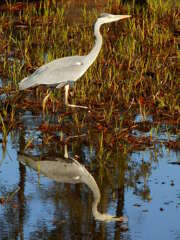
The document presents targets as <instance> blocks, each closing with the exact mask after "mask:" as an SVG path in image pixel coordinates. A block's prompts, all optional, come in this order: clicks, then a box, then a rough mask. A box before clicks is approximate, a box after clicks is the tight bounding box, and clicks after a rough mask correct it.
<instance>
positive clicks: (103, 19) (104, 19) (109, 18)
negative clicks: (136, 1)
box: [98, 13, 131, 24]
mask: <svg viewBox="0 0 180 240" xmlns="http://www.w3.org/2000/svg"><path fill="white" fill-rule="evenodd" d="M130 17H131V15H114V14H109V13H102V14H101V15H100V16H99V18H98V21H99V22H100V23H101V24H104V23H111V22H116V21H119V20H121V19H124V18H130Z"/></svg>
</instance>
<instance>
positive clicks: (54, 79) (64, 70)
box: [19, 56, 86, 90]
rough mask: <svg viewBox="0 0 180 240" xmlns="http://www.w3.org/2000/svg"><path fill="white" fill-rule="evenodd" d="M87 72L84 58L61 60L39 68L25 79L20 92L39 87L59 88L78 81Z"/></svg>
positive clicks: (75, 57) (73, 57) (74, 57)
mask: <svg viewBox="0 0 180 240" xmlns="http://www.w3.org/2000/svg"><path fill="white" fill-rule="evenodd" d="M85 71H86V66H85V57H84V56H72V57H64V58H59V59H56V60H54V61H52V62H49V63H47V64H45V65H43V66H41V67H39V68H38V69H37V70H36V71H35V72H34V73H33V74H32V75H30V76H29V77H26V78H24V79H23V80H22V81H21V82H20V83H19V87H20V90H23V89H26V88H30V87H35V86H38V85H57V86H56V87H57V88H59V87H62V86H64V85H66V84H68V82H71V81H76V80H77V79H78V78H80V77H81V76H82V75H83V74H84V72H85ZM58 85H60V86H59V87H58ZM61 85H62V86H61Z"/></svg>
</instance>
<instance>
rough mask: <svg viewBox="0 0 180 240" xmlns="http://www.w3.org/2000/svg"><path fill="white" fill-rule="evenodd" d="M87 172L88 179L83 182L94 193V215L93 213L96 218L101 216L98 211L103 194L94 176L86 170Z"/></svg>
mask: <svg viewBox="0 0 180 240" xmlns="http://www.w3.org/2000/svg"><path fill="white" fill-rule="evenodd" d="M85 171H86V177H85V179H84V180H83V182H84V183H85V184H86V185H87V186H88V187H89V188H90V189H91V191H92V193H93V204H92V213H93V216H94V217H95V218H96V217H97V216H99V215H100V214H101V213H100V212H99V211H98V209H97V207H98V204H99V202H100V198H101V194H100V191H99V188H98V185H97V183H96V181H95V180H94V178H93V176H92V175H91V174H90V173H89V172H88V171H87V170H86V169H85Z"/></svg>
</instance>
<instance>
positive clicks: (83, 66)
mask: <svg viewBox="0 0 180 240" xmlns="http://www.w3.org/2000/svg"><path fill="white" fill-rule="evenodd" d="M129 17H131V15H114V14H109V13H102V14H101V15H100V16H99V17H98V18H97V20H96V22H95V24H94V36H95V44H94V47H93V48H92V50H91V51H90V52H89V54H87V55H84V56H78V55H76V56H69V57H63V58H58V59H55V60H53V61H51V62H49V63H46V64H44V65H42V66H41V67H39V68H38V69H37V70H36V71H35V72H34V73H33V74H31V75H30V76H28V77H25V78H24V79H22V80H21V81H20V83H19V89H20V90H25V89H27V88H31V87H35V86H38V85H49V86H56V88H58V89H59V88H62V87H64V88H65V100H64V101H65V105H66V106H68V107H80V108H87V107H86V106H79V105H73V104H69V102H68V94H69V87H70V85H71V84H73V83H74V82H75V81H76V80H78V79H79V78H80V77H81V76H82V75H83V74H84V73H85V72H86V71H87V69H88V68H89V67H90V66H91V65H92V63H93V62H94V61H95V59H96V58H97V56H98V54H99V52H100V50H101V47H102V35H101V33H100V27H101V26H102V25H103V24H105V23H111V22H116V21H119V20H121V19H125V18H129ZM49 95H50V93H49V94H48V95H47V96H46V97H45V99H44V100H47V98H48V97H49Z"/></svg>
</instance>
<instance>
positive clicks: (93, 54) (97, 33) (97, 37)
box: [87, 20, 102, 66]
mask: <svg viewBox="0 0 180 240" xmlns="http://www.w3.org/2000/svg"><path fill="white" fill-rule="evenodd" d="M101 25H102V23H100V22H99V21H98V20H97V21H96V23H95V25H94V36H95V45H94V47H93V48H92V50H91V51H90V53H89V54H88V55H87V56H88V64H89V66H90V65H91V64H92V63H93V62H94V60H95V59H96V57H97V56H98V54H99V52H100V50H101V46H102V36H101V33H100V31H99V30H100V27H101Z"/></svg>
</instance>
